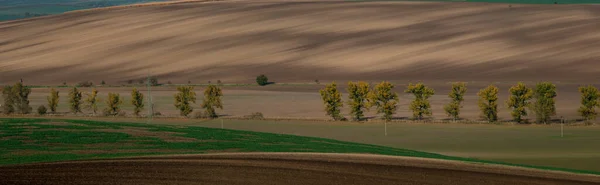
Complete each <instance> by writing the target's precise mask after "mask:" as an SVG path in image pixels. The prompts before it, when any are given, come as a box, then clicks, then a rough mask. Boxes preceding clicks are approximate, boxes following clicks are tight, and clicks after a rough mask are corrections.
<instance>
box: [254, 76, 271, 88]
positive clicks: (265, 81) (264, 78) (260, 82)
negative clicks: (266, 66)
mask: <svg viewBox="0 0 600 185" xmlns="http://www.w3.org/2000/svg"><path fill="white" fill-rule="evenodd" d="M256 83H258V85H260V86H265V85H267V84H269V78H267V76H265V75H264V74H263V75H259V76H257V77H256Z"/></svg>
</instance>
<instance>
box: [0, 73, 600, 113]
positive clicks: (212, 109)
mask: <svg viewBox="0 0 600 185" xmlns="http://www.w3.org/2000/svg"><path fill="white" fill-rule="evenodd" d="M393 89H394V85H393V84H392V83H390V82H386V81H383V82H381V83H379V84H376V85H375V86H374V87H371V85H370V84H368V83H366V82H349V83H348V88H347V91H348V94H349V95H348V96H349V97H348V101H347V104H348V105H349V106H350V115H351V116H352V119H354V120H363V119H364V113H365V111H369V109H371V108H373V107H375V108H376V110H377V114H383V115H382V117H383V118H384V119H385V120H391V119H392V118H393V114H395V112H396V111H397V109H398V102H399V98H398V94H397V93H396V92H393ZM177 91H178V93H177V94H175V95H174V100H175V104H174V105H175V107H176V108H177V109H178V110H179V112H180V115H182V116H188V115H189V114H190V113H192V112H193V111H194V110H193V106H192V105H193V104H195V103H196V93H195V92H194V87H193V86H180V87H177ZM404 92H405V93H409V94H412V95H413V96H414V100H413V101H412V102H411V103H410V105H409V109H410V110H411V111H412V113H413V118H414V119H418V120H421V119H424V118H425V117H426V116H431V115H432V111H431V104H430V103H429V98H430V97H431V96H433V95H434V94H435V90H434V89H432V88H430V87H427V86H425V85H424V84H422V83H417V84H412V83H411V84H409V85H408V87H407V89H406V90H405V91H404ZM466 92H467V86H466V84H465V83H464V82H456V83H453V84H452V88H451V91H450V93H449V94H448V97H449V98H450V99H451V101H450V102H449V103H448V104H447V105H445V106H444V111H445V112H446V114H447V115H448V116H449V117H451V118H452V119H454V120H457V119H460V110H461V108H462V102H463V101H464V95H465V93H466ZM498 92H499V89H498V87H496V86H494V85H489V86H488V87H485V88H483V89H481V90H480V91H479V92H478V93H477V95H478V96H479V101H478V106H479V108H480V110H481V115H482V117H483V118H485V119H486V120H488V121H490V122H495V121H497V120H498V104H499V103H498ZM509 92H510V97H509V99H508V100H507V101H506V107H507V108H508V109H510V110H511V115H512V117H513V120H514V121H516V122H519V123H521V122H523V121H524V119H523V117H525V116H527V115H528V114H529V113H530V112H533V113H534V114H535V117H536V121H537V122H538V123H548V122H549V121H550V118H551V116H554V115H556V107H555V98H556V96H557V93H556V86H555V85H554V84H552V83H550V82H542V83H538V84H536V85H535V87H534V88H530V87H527V86H526V85H525V84H523V83H521V82H519V83H517V84H516V85H514V86H512V87H511V88H510V89H509ZM579 92H580V93H581V106H580V108H579V109H578V113H579V114H580V115H581V116H582V117H583V118H584V119H585V120H592V119H595V118H596V116H597V112H596V107H600V91H599V90H598V89H597V88H595V87H594V86H591V85H590V86H582V87H579ZM30 93H31V89H30V88H28V87H26V86H24V85H23V84H22V83H21V82H18V83H16V84H15V85H12V86H5V87H4V88H3V89H2V96H3V99H4V102H3V106H2V109H3V113H5V114H11V113H20V114H28V113H30V112H31V110H32V108H31V106H29V94H30ZM83 95H84V93H83V92H81V91H79V89H77V87H73V88H71V89H70V90H69V93H68V103H69V104H68V106H69V108H70V112H72V113H75V114H77V113H81V112H82V109H83V108H85V109H88V110H90V111H92V112H93V114H96V113H97V111H98V104H99V103H100V102H101V100H100V98H99V97H98V90H96V89H95V88H94V89H92V91H91V92H89V93H85V96H86V98H85V99H83V98H84V97H83ZM320 95H321V97H322V99H323V102H324V104H325V111H326V113H327V115H329V116H331V117H332V118H333V119H334V120H345V118H344V117H343V116H342V113H341V112H342V111H341V109H342V107H343V106H344V102H343V101H342V95H341V93H340V92H339V91H338V88H337V84H336V83H335V82H333V83H331V84H328V85H326V87H325V88H324V89H321V90H320ZM222 96H223V92H222V91H221V89H220V88H219V87H218V86H216V85H209V86H208V87H207V88H206V89H205V91H204V99H203V102H202V104H201V107H202V108H203V109H204V114H203V115H202V117H208V118H215V117H218V115H217V114H216V109H217V108H218V109H221V110H222V109H223V104H222V101H221V97H222ZM59 98H60V96H59V92H58V91H57V90H55V89H54V88H52V89H51V90H50V94H49V95H48V97H47V100H48V104H47V106H48V109H49V110H50V112H52V113H56V110H57V107H58V102H59ZM123 101H124V100H123V98H122V97H121V96H120V95H119V94H118V93H108V97H107V99H106V100H105V103H106V108H105V109H103V111H102V112H103V114H104V115H118V114H121V113H122V111H121V108H120V107H121V105H122V104H123ZM130 103H131V105H132V106H133V113H134V115H136V116H139V115H140V113H141V111H143V110H144V107H145V101H144V95H143V94H142V93H140V91H138V90H137V89H136V88H134V89H133V90H132V91H131V101H130ZM38 112H39V113H45V112H46V107H45V106H44V105H42V106H40V107H39V108H38Z"/></svg>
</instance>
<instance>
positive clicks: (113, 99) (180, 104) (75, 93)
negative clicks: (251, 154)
mask: <svg viewBox="0 0 600 185" xmlns="http://www.w3.org/2000/svg"><path fill="white" fill-rule="evenodd" d="M177 90H178V91H179V92H178V93H177V94H175V96H174V98H175V107H176V108H177V109H178V110H179V111H180V114H181V115H182V116H188V115H189V114H190V113H191V112H193V108H192V103H196V93H195V92H194V87H192V86H181V87H178V88H177ZM30 93H31V89H30V88H28V87H26V86H24V85H23V84H22V83H21V82H18V83H16V84H15V85H13V86H5V87H4V88H3V89H2V96H3V99H4V102H3V106H2V108H3V111H2V112H3V113H4V114H12V113H19V114H28V113H31V110H32V108H31V106H30V105H29V94H30ZM83 95H84V93H83V92H81V91H80V90H79V89H77V87H73V88H71V89H70V90H69V93H68V97H67V98H68V106H69V110H70V112H71V113H74V114H77V113H82V109H84V108H85V109H87V110H89V111H91V112H92V113H93V114H94V115H96V113H97V112H98V104H99V103H100V102H101V101H102V100H101V99H100V98H99V97H98V90H97V89H96V88H94V89H92V91H91V92H89V93H85V95H86V98H85V99H83ZM222 96H223V92H222V91H221V88H219V87H217V86H216V85H209V86H208V87H207V88H206V90H205V91H204V100H203V102H202V104H201V107H202V108H203V109H205V115H206V117H210V118H215V117H217V116H218V115H217V114H216V111H215V110H216V108H220V109H223V104H222V102H221V97H222ZM59 99H60V95H59V91H57V90H56V89H54V88H52V89H50V94H49V95H48V97H47V100H48V104H47V106H48V107H47V108H46V106H44V105H40V107H38V113H40V114H45V113H46V111H47V109H49V110H50V112H51V113H56V110H57V108H58V105H59V103H58V102H59ZM123 101H124V99H123V97H121V96H120V94H119V93H108V97H107V99H106V101H105V103H106V108H105V109H104V110H103V111H102V112H103V114H104V115H107V116H108V115H112V116H115V115H119V114H122V113H123V112H122V110H121V105H122V104H123ZM130 103H131V105H132V106H133V114H134V115H135V116H140V113H141V112H142V111H143V110H144V107H145V106H146V105H145V101H144V94H142V93H141V92H140V91H139V90H137V88H133V90H132V91H131V101H130Z"/></svg>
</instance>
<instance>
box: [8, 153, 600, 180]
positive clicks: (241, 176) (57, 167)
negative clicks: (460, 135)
mask: <svg viewBox="0 0 600 185" xmlns="http://www.w3.org/2000/svg"><path fill="white" fill-rule="evenodd" d="M0 183H1V184H244V185H251V184H261V185H263V184H303V185H304V184H344V185H348V184H415V185H416V184H419V185H420V184H432V185H433V184H443V185H453V184H461V185H469V184H474V185H475V184H477V185H479V184H492V185H493V184H517V185H518V184H544V185H552V184H555V185H558V184H560V185H570V184H581V185H583V184H597V183H600V178H599V177H598V176H592V175H580V174H571V173H564V172H551V171H541V170H531V169H524V168H516V167H505V166H496V165H481V164H471V163H462V162H452V161H442V160H430V159H420V158H407V157H390V156H376V155H353V154H311V153H297V154H291V153H272V154H265V153H255V154H208V155H181V156H163V157H140V158H130V159H115V160H92V161H77V162H60V163H45V164H30V165H14V166H3V167H0Z"/></svg>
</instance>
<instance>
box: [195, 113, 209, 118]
mask: <svg viewBox="0 0 600 185" xmlns="http://www.w3.org/2000/svg"><path fill="white" fill-rule="evenodd" d="M194 118H196V119H206V118H208V116H207V115H206V114H205V113H204V111H196V112H195V113H194Z"/></svg>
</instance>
